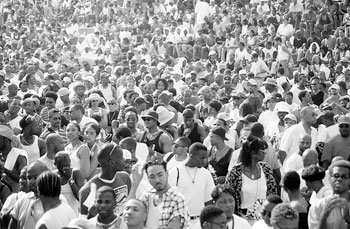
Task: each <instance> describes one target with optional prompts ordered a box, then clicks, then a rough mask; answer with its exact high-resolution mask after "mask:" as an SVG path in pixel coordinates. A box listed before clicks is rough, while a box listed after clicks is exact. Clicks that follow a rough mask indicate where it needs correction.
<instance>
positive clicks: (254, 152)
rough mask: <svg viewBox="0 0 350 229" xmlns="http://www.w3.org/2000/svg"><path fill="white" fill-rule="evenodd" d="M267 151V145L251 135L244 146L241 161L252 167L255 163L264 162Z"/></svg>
mask: <svg viewBox="0 0 350 229" xmlns="http://www.w3.org/2000/svg"><path fill="white" fill-rule="evenodd" d="M266 149H267V143H266V142H265V141H264V140H262V139H260V138H257V137H254V136H252V135H249V136H248V138H247V140H246V141H244V142H243V144H242V149H241V155H240V161H241V162H242V164H243V165H244V166H250V165H251V164H252V163H253V162H254V161H255V162H258V161H262V160H264V158H265V150H266Z"/></svg>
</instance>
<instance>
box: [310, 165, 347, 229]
mask: <svg viewBox="0 0 350 229" xmlns="http://www.w3.org/2000/svg"><path fill="white" fill-rule="evenodd" d="M328 171H329V174H330V178H329V181H330V184H331V186H332V190H333V194H332V195H330V196H327V197H324V198H323V199H321V200H320V201H318V202H317V203H316V204H315V205H311V208H310V209H309V216H308V224H309V228H347V225H348V224H349V222H350V217H349V201H348V197H349V185H350V179H349V177H350V162H348V161H345V160H338V161H335V162H333V163H332V164H331V165H330V167H329V169H328Z"/></svg>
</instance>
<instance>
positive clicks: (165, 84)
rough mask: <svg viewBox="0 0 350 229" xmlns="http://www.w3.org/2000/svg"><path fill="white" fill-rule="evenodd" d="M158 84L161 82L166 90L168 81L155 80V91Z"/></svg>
mask: <svg viewBox="0 0 350 229" xmlns="http://www.w3.org/2000/svg"><path fill="white" fill-rule="evenodd" d="M159 82H163V84H164V90H168V81H167V80H166V79H163V78H158V79H156V82H155V83H154V85H155V86H156V88H157V89H158V84H159Z"/></svg>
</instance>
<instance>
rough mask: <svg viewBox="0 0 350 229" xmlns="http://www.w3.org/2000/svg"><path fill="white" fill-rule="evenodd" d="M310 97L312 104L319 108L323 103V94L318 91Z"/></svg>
mask: <svg viewBox="0 0 350 229" xmlns="http://www.w3.org/2000/svg"><path fill="white" fill-rule="evenodd" d="M311 97H312V101H313V102H314V104H316V105H317V106H320V105H321V104H322V103H323V97H324V92H323V91H319V92H318V93H317V94H316V95H314V94H313V95H312V96H311Z"/></svg>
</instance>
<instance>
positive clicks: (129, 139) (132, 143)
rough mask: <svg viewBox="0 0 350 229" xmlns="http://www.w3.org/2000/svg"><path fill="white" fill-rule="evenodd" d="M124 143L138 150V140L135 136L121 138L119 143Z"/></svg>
mask: <svg viewBox="0 0 350 229" xmlns="http://www.w3.org/2000/svg"><path fill="white" fill-rule="evenodd" d="M122 143H123V144H126V145H127V146H128V148H129V149H130V148H132V149H134V150H136V147H137V142H136V140H135V138H133V137H126V138H124V139H123V140H121V141H120V142H119V145H121V144H122Z"/></svg>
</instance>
